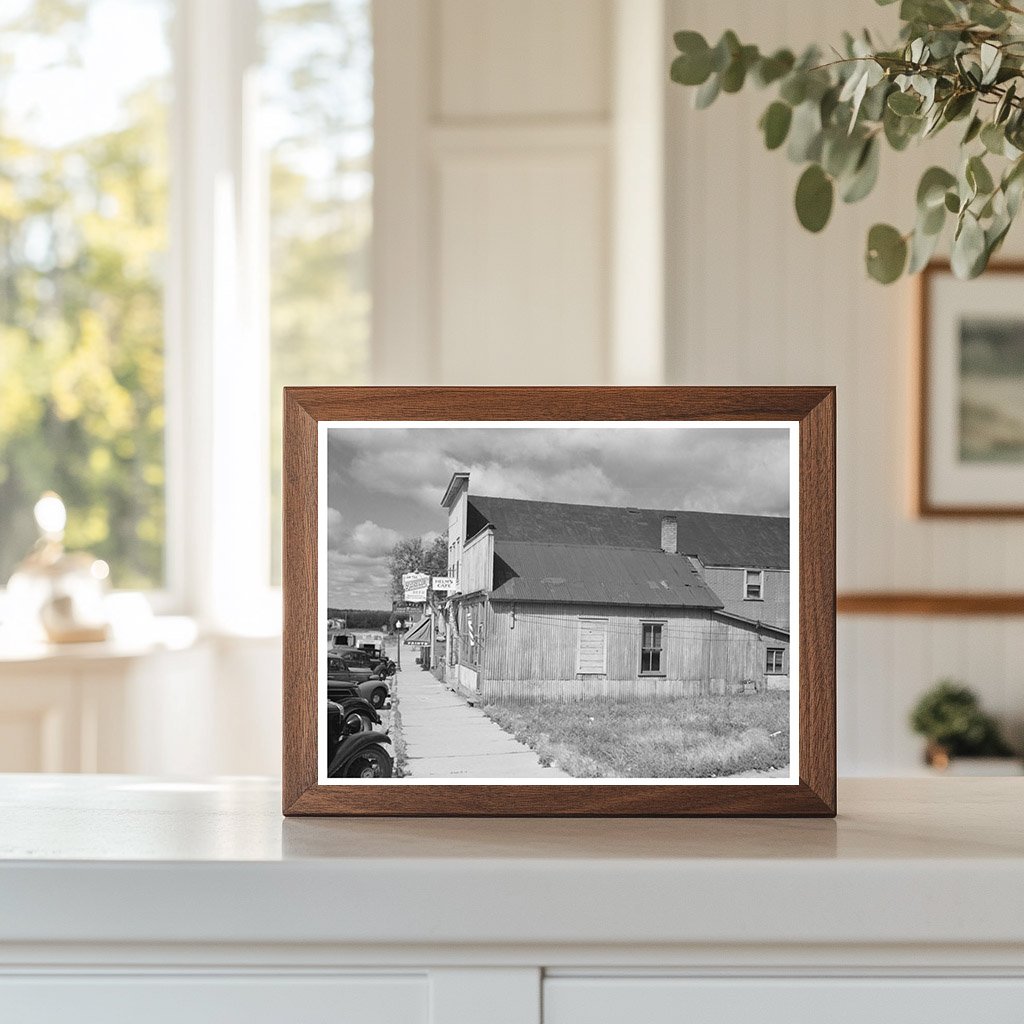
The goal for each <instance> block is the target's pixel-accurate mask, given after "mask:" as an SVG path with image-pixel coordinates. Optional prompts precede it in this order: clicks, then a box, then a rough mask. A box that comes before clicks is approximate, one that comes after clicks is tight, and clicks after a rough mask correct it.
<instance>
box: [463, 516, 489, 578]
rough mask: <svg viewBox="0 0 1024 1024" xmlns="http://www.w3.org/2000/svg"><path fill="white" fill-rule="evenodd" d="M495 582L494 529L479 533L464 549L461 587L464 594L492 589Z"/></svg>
mask: <svg viewBox="0 0 1024 1024" xmlns="http://www.w3.org/2000/svg"><path fill="white" fill-rule="evenodd" d="M493 583H494V530H493V529H490V528H488V529H486V530H484V531H483V532H482V533H478V534H477V535H476V536H475V537H474V538H473V539H472V540H471V541H469V543H468V544H466V546H465V547H464V548H463V549H462V580H461V589H462V592H463V593H464V594H474V593H476V592H477V591H478V590H490V589H491V587H492V586H493Z"/></svg>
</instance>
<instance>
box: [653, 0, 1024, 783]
mask: <svg viewBox="0 0 1024 1024" xmlns="http://www.w3.org/2000/svg"><path fill="white" fill-rule="evenodd" d="M667 6H668V22H669V24H668V26H667V28H668V30H675V29H681V28H693V29H697V30H698V31H701V32H704V33H705V35H707V36H708V37H709V38H711V39H712V42H713V41H714V40H717V38H718V36H719V35H720V34H721V32H722V31H723V30H724V29H726V28H732V29H734V30H735V31H736V32H737V34H738V35H739V36H740V38H741V40H742V41H743V42H756V43H758V44H759V45H762V46H763V47H764V48H769V47H775V46H779V45H788V46H790V47H793V48H798V47H802V46H803V45H805V44H807V43H809V42H811V41H817V42H819V43H822V44H826V45H827V44H829V43H831V42H835V41H837V40H838V38H839V35H840V32H841V30H842V29H844V28H849V29H850V30H856V29H858V28H860V27H861V26H864V25H865V24H867V25H868V26H869V27H871V28H872V29H873V30H874V31H875V32H876V38H880V39H887V38H893V37H894V35H895V28H896V19H895V14H894V11H895V8H886V9H878V8H876V7H875V6H874V5H873V4H870V3H865V2H863V0H836V2H834V3H829V4H822V3H819V2H816V0H778V2H776V3H773V4H760V3H754V2H752V0H720V2H718V3H715V4H707V3H703V2H699V0H669V2H668V5H667ZM668 35H669V32H668V31H667V32H666V36H668ZM666 89H667V100H666V107H667V150H666V159H667V169H666V181H667V190H666V217H667V229H666V237H667V252H666V293H667V309H666V319H667V335H668V337H667V346H666V347H667V364H668V379H669V382H671V383H687V384H835V385H837V387H838V397H839V421H838V429H839V453H838V478H839V491H838V499H839V511H838V542H839V552H838V556H839V587H840V589H841V590H927V589H932V590H954V591H956V590H1020V589H1021V582H1020V567H1021V566H1022V565H1024V523H1022V522H1021V521H1020V520H1016V521H1014V520H1005V521H1002V522H999V521H993V522H980V521H977V522H972V521H967V520H962V521H948V522H941V521H928V520H920V519H916V518H914V517H913V516H912V515H911V514H910V511H909V498H908V496H909V492H910V482H911V477H910V473H911V468H912V457H911V456H912V448H911V442H912V434H911V430H910V423H911V415H912V409H913V389H914V387H915V383H914V380H913V378H912V374H911V366H912V359H911V355H912V348H911V346H912V341H913V329H914V312H915V310H914V285H913V283H912V282H910V281H903V282H900V283H899V284H897V285H894V286H891V287H889V288H883V287H882V286H880V285H877V284H875V283H874V282H872V281H870V280H869V279H868V278H867V276H866V274H865V272H864V269H863V258H862V254H863V249H864V239H865V236H866V233H867V230H868V228H869V227H870V225H871V224H873V223H875V222H877V221H881V220H888V221H891V222H893V223H895V224H897V225H902V226H904V227H909V226H910V221H911V217H912V213H913V198H914V192H915V190H916V185H917V180H918V177H919V176H920V174H921V172H922V171H923V170H924V168H925V167H927V166H928V165H929V164H931V163H934V162H942V161H944V160H945V159H946V158H947V155H948V153H949V150H950V146H951V145H953V144H955V142H956V133H951V134H950V137H949V138H948V139H946V138H943V137H940V138H938V139H935V140H933V141H931V142H928V143H924V144H922V145H921V146H920V147H918V148H916V149H913V150H910V151H907V152H905V153H902V154H895V153H891V152H888V151H886V152H884V153H883V158H882V160H883V168H882V177H881V185H880V187H879V188H878V190H877V192H876V193H875V194H873V195H872V196H871V197H869V198H868V199H867V200H865V201H863V202H862V203H860V204H857V205H855V206H846V205H844V204H842V203H838V204H837V208H836V210H835V212H834V213H833V218H832V222H831V223H830V224H829V225H828V227H827V228H826V229H825V231H824V232H822V233H821V234H820V235H817V236H814V235H810V234H808V233H807V232H805V231H803V230H802V229H801V228H800V226H799V224H798V223H797V221H796V217H795V214H794V212H793V206H792V193H793V189H794V187H795V184H796V180H797V178H798V176H799V173H800V169H799V168H798V167H796V166H795V165H793V164H791V163H789V161H788V160H787V159H786V158H785V156H784V154H783V153H782V152H774V153H769V152H767V151H765V150H764V148H763V146H762V145H761V139H760V133H759V132H758V130H757V128H756V124H757V119H758V117H759V116H760V113H761V111H762V110H763V109H764V107H765V106H767V104H768V102H770V99H771V98H772V97H771V94H770V91H759V90H757V89H754V88H748V89H746V90H744V92H742V93H741V94H739V95H737V96H721V97H719V99H718V100H717V101H716V102H715V104H714V105H713V106H712V107H711V108H710V109H709V110H705V111H696V110H694V109H693V108H692V90H684V89H682V88H679V87H678V86H674V85H668V86H667V87H666ZM1006 252H1007V254H1008V255H1018V254H1020V253H1021V252H1024V238H1022V232H1021V231H1020V229H1019V228H1018V229H1016V230H1015V232H1013V233H1011V236H1010V238H1009V240H1008V243H1007V246H1006ZM1022 654H1024V621H1022V620H1020V619H1016V618H1010V619H991V620H984V619H967V620H965V619H943V620H933V621H929V620H918V619H910V620H906V619H900V620H894V619H886V618H874V617H872V618H863V619H843V620H841V621H840V645H839V657H840V666H839V686H840V692H839V712H840V730H839V741H840V767H841V769H842V770H843V771H845V772H848V773H850V772H855V773H899V772H903V771H913V770H915V767H916V762H917V758H918V749H919V744H918V741H917V739H916V738H914V737H912V736H911V735H910V733H909V731H908V729H907V727H906V724H905V723H906V716H907V711H908V709H909V708H910V707H911V706H912V704H913V702H914V700H915V699H916V698H917V696H918V695H919V694H920V692H921V691H922V690H923V689H925V688H926V687H927V686H929V685H930V684H931V683H933V682H934V681H935V680H937V679H938V678H940V677H942V676H953V677H959V678H963V679H965V680H966V681H967V682H969V683H970V684H971V685H972V686H974V687H975V688H977V689H978V691H979V692H980V693H981V694H982V695H983V697H984V699H985V701H986V703H987V704H989V705H990V707H991V708H992V709H993V710H995V711H998V712H1001V713H1003V714H1004V715H1006V716H1007V717H1008V718H1009V720H1010V724H1011V728H1017V727H1018V725H1019V723H1020V721H1021V719H1022V718H1024V677H1022V676H1021V675H1020V666H1021V665H1022V664H1024V658H1022Z"/></svg>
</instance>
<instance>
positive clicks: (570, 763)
mask: <svg viewBox="0 0 1024 1024" xmlns="http://www.w3.org/2000/svg"><path fill="white" fill-rule="evenodd" d="M480 707H481V710H483V711H484V712H485V713H486V714H487V715H488V716H489V717H490V718H492V719H493V720H494V721H495V722H497V723H498V725H500V726H501V727H502V728H503V729H505V730H506V731H507V732H510V733H512V734H513V735H514V736H515V737H516V739H518V740H519V741H520V742H522V743H525V744H526V745H527V746H529V747H531V748H532V749H533V750H535V751H536V752H537V754H538V756H539V757H540V759H541V761H542V762H543V763H546V764H550V763H552V762H554V763H557V765H558V766H559V767H560V768H561V769H562V770H563V771H565V772H568V773H569V774H570V775H572V776H574V777H576V778H581V779H583V778H586V779H590V778H611V779H708V778H715V777H721V776H724V775H735V774H736V773H737V772H745V771H767V770H769V769H773V768H784V767H786V766H787V765H788V764H789V694H788V693H783V692H768V693H758V694H743V695H735V696H709V697H670V698H665V699H659V700H652V701H628V700H627V701H615V700H611V699H608V698H598V697H592V698H587V699H586V700H581V701H575V702H573V703H567V704H563V703H559V702H556V701H551V702H545V701H537V702H535V703H530V704H497V703H494V704H491V703H488V704H483V705H481V706H480Z"/></svg>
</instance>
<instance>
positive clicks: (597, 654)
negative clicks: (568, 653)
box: [576, 618, 608, 676]
mask: <svg viewBox="0 0 1024 1024" xmlns="http://www.w3.org/2000/svg"><path fill="white" fill-rule="evenodd" d="M607 671H608V620H607V619H589V618H581V619H580V625H579V634H578V636H577V639H576V674H577V675H593V676H601V675H605V673H606V672H607Z"/></svg>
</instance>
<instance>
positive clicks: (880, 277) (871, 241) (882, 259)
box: [866, 224, 907, 284]
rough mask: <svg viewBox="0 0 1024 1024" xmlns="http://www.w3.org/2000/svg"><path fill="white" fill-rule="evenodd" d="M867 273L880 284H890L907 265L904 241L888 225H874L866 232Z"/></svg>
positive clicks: (894, 229) (905, 243)
mask: <svg viewBox="0 0 1024 1024" xmlns="http://www.w3.org/2000/svg"><path fill="white" fill-rule="evenodd" d="M866 263H867V268H868V273H869V274H870V275H871V277H873V278H874V279H875V280H876V281H878V282H879V283H880V284H892V282H893V281H895V280H896V279H897V278H898V277H899V276H900V275H901V274H902V273H903V268H904V267H905V266H906V263H907V242H906V239H905V238H904V237H903V236H902V235H901V234H900V233H899V231H897V230H896V228H894V227H892V225H890V224H876V225H875V226H874V227H872V229H871V230H870V231H869V232H868V249H867V258H866Z"/></svg>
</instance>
